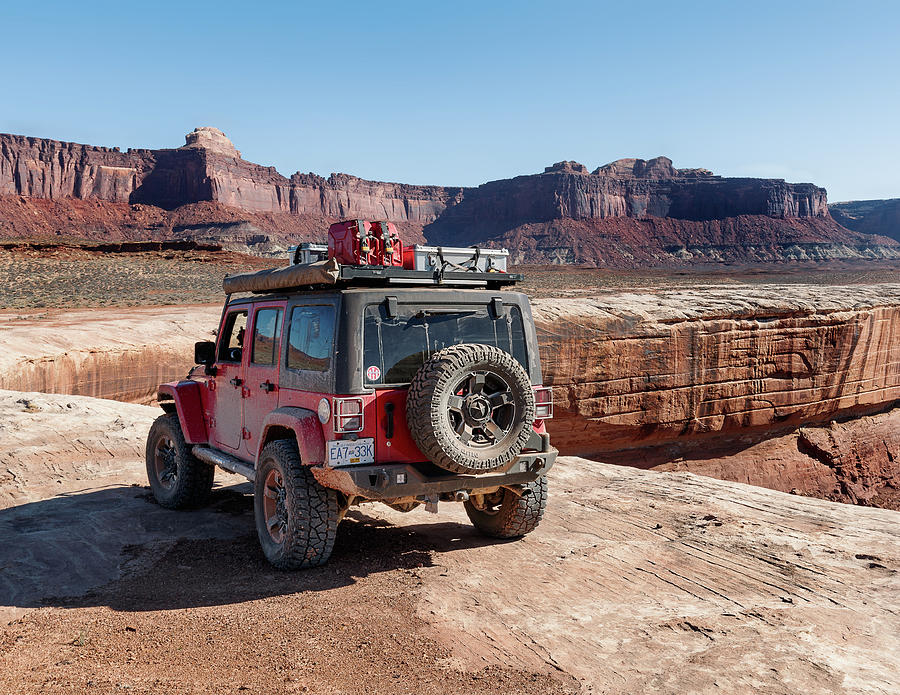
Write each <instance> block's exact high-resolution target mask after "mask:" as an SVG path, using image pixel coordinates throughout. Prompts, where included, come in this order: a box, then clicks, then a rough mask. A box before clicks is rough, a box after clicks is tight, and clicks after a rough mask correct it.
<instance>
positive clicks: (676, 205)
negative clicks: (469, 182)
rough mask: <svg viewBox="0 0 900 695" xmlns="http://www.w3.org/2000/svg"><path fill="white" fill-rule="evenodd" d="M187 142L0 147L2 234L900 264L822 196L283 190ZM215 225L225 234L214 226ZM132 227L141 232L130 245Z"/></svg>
mask: <svg viewBox="0 0 900 695" xmlns="http://www.w3.org/2000/svg"><path fill="white" fill-rule="evenodd" d="M185 140H186V144H185V145H184V146H183V147H180V148H178V149H161V150H148V149H129V150H128V151H126V152H121V151H119V150H118V148H106V147H91V146H89V145H80V144H75V143H67V142H57V141H55V140H46V139H41V138H29V137H24V136H19V135H6V134H0V235H3V236H24V237H34V236H37V235H39V234H44V233H46V232H47V230H50V233H51V234H62V235H70V236H72V235H75V236H77V235H88V236H89V237H90V238H92V239H97V238H98V236H97V234H98V228H96V227H95V226H94V225H93V224H92V221H93V220H94V219H96V220H97V221H98V222H100V223H102V224H104V225H105V226H106V227H107V230H106V233H108V234H110V235H111V237H109V238H112V239H121V238H148V237H150V238H173V237H174V238H192V239H198V240H201V239H202V240H208V239H210V238H217V237H218V238H221V239H223V240H226V241H227V240H231V241H233V242H234V243H235V244H244V246H245V248H249V249H252V250H253V251H254V252H256V253H269V252H271V251H272V250H273V249H274V248H277V247H283V245H284V244H285V242H286V241H287V240H288V239H289V238H290V239H291V240H296V239H297V238H298V237H302V238H304V239H307V240H308V239H310V238H314V237H311V236H310V231H311V230H312V229H315V231H316V232H317V235H318V236H319V238H320V239H321V237H322V236H323V235H324V234H325V231H326V226H327V223H328V222H329V221H335V220H337V219H347V218H353V217H363V218H368V219H388V220H391V221H393V222H396V223H399V224H400V226H401V234H403V235H404V241H406V242H418V241H421V240H422V239H423V235H424V238H425V239H427V240H428V241H429V242H430V243H435V244H440V245H460V244H470V243H479V244H482V245H484V244H487V245H492V246H505V247H507V248H509V249H511V250H512V259H513V261H514V262H517V263H560V262H562V263H583V264H589V265H596V266H602V267H620V268H632V267H646V266H648V265H683V264H686V263H688V264H689V263H697V262H709V261H722V260H727V261H734V262H758V261H771V260H783V259H802V260H807V259H814V260H821V259H836V258H837V259H847V258H893V259H896V258H900V245H898V244H897V243H896V242H895V241H894V240H892V239H890V238H887V237H879V236H873V235H870V234H864V233H859V232H856V231H851V230H849V229H846V228H844V227H841V226H840V225H839V224H837V223H836V222H835V221H834V220H833V219H832V218H831V216H830V215H829V213H828V205H827V200H826V192H825V189H824V188H820V187H818V186H815V185H813V184H811V183H787V182H785V181H783V180H781V179H750V178H724V177H721V176H716V175H714V174H713V173H712V172H710V171H708V170H706V169H676V168H675V167H674V166H673V165H672V161H671V160H670V159H668V158H667V157H656V158H654V159H651V160H649V161H645V160H640V159H622V160H617V161H615V162H611V163H609V164H606V165H604V166H600V167H597V168H595V169H594V170H593V171H591V172H590V173H588V168H587V167H586V166H584V165H583V164H579V163H578V162H559V163H557V164H555V165H553V166H550V167H547V168H546V169H545V171H544V172H543V173H540V174H534V175H530V176H517V177H515V178H512V179H502V180H499V181H491V182H488V183H485V184H482V185H481V186H478V187H475V188H463V187H454V186H424V185H411V184H404V183H389V182H383V181H369V180H365V179H360V178H358V177H355V176H351V175H348V174H331V175H330V176H329V177H328V178H327V179H326V178H324V177H322V176H318V175H316V174H313V173H301V172H299V171H298V172H297V173H295V174H293V175H292V176H291V177H290V178H287V177H285V176H282V175H281V174H280V173H278V172H277V171H276V170H275V169H274V168H273V167H267V166H262V165H259V164H255V163H253V162H248V161H246V160H244V159H242V158H241V157H240V152H239V151H238V150H237V149H235V147H234V145H233V144H232V143H231V141H230V140H229V139H228V138H227V136H226V135H225V134H224V133H222V132H221V131H220V130H218V129H216V128H210V127H204V128H198V129H196V130H195V131H193V132H192V133H189V134H188V135H187V136H186V138H185ZM34 200H41V201H44V202H45V203H48V204H45V205H41V204H38V205H35V204H33V202H32V201H34ZM84 201H90V203H91V205H90V209H89V210H87V211H85V209H84V208H85V206H84V205H83V204H82V203H83V202H84ZM204 204H205V205H206V206H210V205H212V207H206V208H205V209H201V210H199V212H201V213H203V212H205V214H206V217H205V219H202V217H203V215H202V214H201V215H200V217H201V219H199V220H198V222H197V223H196V225H191V224H179V222H178V218H180V217H191V218H197V217H198V215H197V214H195V213H197V212H198V210H197V209H196V208H195V206H197V205H204ZM134 206H138V208H139V209H138V211H137V214H136V211H135V210H134V209H133V207H134ZM185 207H186V208H188V210H187V211H186V212H184V213H182V212H180V211H181V208H185ZM142 208H143V209H142ZM146 208H149V209H151V210H154V211H155V214H149V213H148V212H147V210H146ZM168 211H175V212H174V213H169V212H168ZM29 213H34V214H29ZM227 213H230V216H231V217H237V218H239V219H238V221H237V222H236V223H233V222H230V221H226V219H223V218H227V217H229V214H227ZM154 218H155V219H154ZM142 221H143V223H144V224H146V228H145V229H143V230H141V231H142V233H138V234H135V227H134V225H135V223H141V222H142ZM231 248H234V247H231Z"/></svg>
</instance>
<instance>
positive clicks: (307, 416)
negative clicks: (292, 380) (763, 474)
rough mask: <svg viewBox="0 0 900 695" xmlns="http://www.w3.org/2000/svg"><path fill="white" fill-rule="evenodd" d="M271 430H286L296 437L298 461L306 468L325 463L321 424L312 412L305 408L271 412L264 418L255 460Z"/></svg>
mask: <svg viewBox="0 0 900 695" xmlns="http://www.w3.org/2000/svg"><path fill="white" fill-rule="evenodd" d="M273 428H286V429H289V430H291V431H293V433H294V435H295V436H296V437H297V448H298V449H299V450H300V460H301V461H302V462H303V463H304V464H305V465H307V466H321V465H322V464H324V463H325V436H324V435H323V433H322V424H321V423H320V422H319V417H318V416H317V415H316V413H315V412H313V411H312V410H308V409H306V408H291V407H282V408H277V409H275V410H273V411H272V412H271V413H269V414H268V415H267V416H266V419H265V421H264V422H263V426H262V432H261V433H260V438H259V441H260V446H259V451H257V452H256V457H255V459H256V460H257V461H258V460H259V455H260V454H261V453H262V450H263V442H265V441H266V440H267V439H268V435H269V433H270V432H271V431H272V429H273Z"/></svg>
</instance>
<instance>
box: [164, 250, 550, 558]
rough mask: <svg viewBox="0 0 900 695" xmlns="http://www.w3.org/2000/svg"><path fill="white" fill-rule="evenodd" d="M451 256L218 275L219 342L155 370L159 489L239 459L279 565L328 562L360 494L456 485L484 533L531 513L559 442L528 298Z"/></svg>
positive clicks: (511, 528) (167, 491) (429, 493)
mask: <svg viewBox="0 0 900 695" xmlns="http://www.w3.org/2000/svg"><path fill="white" fill-rule="evenodd" d="M450 270H451V272H445V271H446V268H435V269H432V270H424V271H423V270H407V269H404V268H396V267H395V268H388V267H369V266H350V265H339V264H338V263H336V262H335V261H334V259H331V260H328V261H320V262H317V263H313V264H308V265H291V266H288V267H286V268H280V269H277V270H267V271H261V272H260V273H253V274H246V275H238V276H233V277H229V278H226V279H225V291H226V292H227V293H228V296H227V297H226V301H225V307H224V310H223V313H222V319H221V322H220V324H219V330H218V340H217V342H216V343H212V342H201V343H197V345H196V348H195V361H196V363H197V364H198V367H195V368H194V369H192V370H191V373H190V374H189V375H188V377H187V379H186V380H184V381H179V382H177V383H168V384H163V385H161V386H160V387H159V402H160V405H161V407H162V409H163V410H164V411H165V414H164V415H162V416H160V417H159V418H157V420H156V421H155V422H154V423H153V426H152V427H151V429H150V433H149V436H148V440H147V474H148V477H149V480H150V487H151V489H152V491H153V494H154V496H155V497H156V499H157V500H158V502H159V503H160V504H161V505H162V506H164V507H168V508H171V509H180V508H188V507H196V506H199V505H202V504H203V503H204V501H205V500H206V499H207V496H208V494H209V492H210V490H211V488H212V484H213V472H214V468H215V466H220V467H221V468H224V469H226V470H229V471H232V472H235V473H239V474H241V475H244V476H246V477H247V479H249V480H250V481H252V482H254V484H255V497H254V509H255V517H256V527H257V532H258V534H259V540H260V543H261V544H262V549H263V551H264V553H265V555H266V557H267V558H268V560H269V561H270V562H271V563H272V564H273V565H275V566H276V567H279V568H284V569H294V568H302V567H314V566H317V565H321V564H323V563H325V562H326V561H327V560H328V558H329V556H330V554H331V551H332V547H333V545H334V540H335V535H336V532H337V526H338V522H339V521H340V520H341V518H342V517H343V515H344V513H345V512H346V511H347V509H348V508H349V507H350V506H351V505H353V504H358V503H360V502H365V501H373V500H374V501H379V502H384V503H385V504H387V505H389V506H390V507H392V508H394V509H397V510H400V511H404V512H405V511H410V510H412V509H414V508H415V507H417V506H418V505H421V504H424V505H425V508H426V509H427V510H428V511H432V512H436V511H437V505H438V501H441V500H445V501H455V502H462V503H463V504H464V506H465V509H466V512H467V514H468V516H469V518H470V519H471V521H472V523H473V524H474V525H475V526H476V527H477V528H478V530H479V531H481V532H482V533H484V534H487V535H489V536H494V537H498V538H512V537H517V536H522V535H524V534H526V533H528V532H530V531H532V530H533V529H534V528H535V527H536V526H537V525H538V522H539V521H540V520H541V516H542V515H543V512H544V507H545V505H546V502H547V483H546V479H545V477H544V475H545V474H546V472H547V471H548V469H549V468H550V467H551V466H552V465H553V463H554V461H555V459H556V455H557V451H556V450H555V449H554V448H552V447H551V446H550V442H549V438H548V436H547V434H546V432H545V428H544V420H545V419H547V418H549V417H551V416H552V402H551V396H550V390H549V389H545V388H542V386H541V367H540V359H539V356H538V347H537V340H536V336H535V329H534V323H533V321H532V317H531V309H530V306H529V303H528V298H527V297H526V296H525V295H524V294H522V293H519V292H512V291H508V290H504V289H502V288H503V287H504V286H506V285H509V284H511V283H513V282H515V280H517V279H519V277H520V276H517V275H514V274H508V273H496V272H477V271H476V272H472V271H463V270H461V269H460V268H459V266H458V265H453V267H452V268H451V269H450ZM248 291H249V292H252V293H254V294H251V295H245V296H242V297H238V298H232V296H231V294H232V293H236V292H248Z"/></svg>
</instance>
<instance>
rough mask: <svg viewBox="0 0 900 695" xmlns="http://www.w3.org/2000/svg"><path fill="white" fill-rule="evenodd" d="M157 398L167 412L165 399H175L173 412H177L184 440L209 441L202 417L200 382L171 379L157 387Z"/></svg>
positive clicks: (193, 442)
mask: <svg viewBox="0 0 900 695" xmlns="http://www.w3.org/2000/svg"><path fill="white" fill-rule="evenodd" d="M157 399H158V400H159V401H160V405H161V407H162V409H163V410H165V411H166V412H167V413H168V412H171V408H170V407H166V405H164V403H166V401H171V400H174V401H175V412H176V413H177V414H178V422H179V424H180V425H181V432H182V433H183V434H184V440H185V441H186V442H188V443H189V444H206V443H208V442H209V432H208V431H207V429H206V418H204V417H203V400H202V399H201V397H200V384H198V383H197V382H196V381H177V382H175V381H172V382H169V383H168V384H160V386H159V388H158V389H157Z"/></svg>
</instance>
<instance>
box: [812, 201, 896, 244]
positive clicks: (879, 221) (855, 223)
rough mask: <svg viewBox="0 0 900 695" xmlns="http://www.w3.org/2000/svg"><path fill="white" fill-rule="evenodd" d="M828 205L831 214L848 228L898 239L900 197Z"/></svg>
mask: <svg viewBox="0 0 900 695" xmlns="http://www.w3.org/2000/svg"><path fill="white" fill-rule="evenodd" d="M828 207H829V209H830V210H831V216H832V217H833V218H834V219H835V220H836V221H837V222H839V223H840V224H842V225H843V226H845V227H847V228H848V229H853V230H854V231H857V232H864V233H866V234H880V235H882V236H886V237H891V238H892V239H897V240H898V241H900V198H890V199H888V200H853V201H850V202H848V203H832V204H831V205H829V206H828Z"/></svg>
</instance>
